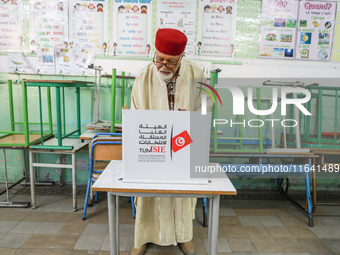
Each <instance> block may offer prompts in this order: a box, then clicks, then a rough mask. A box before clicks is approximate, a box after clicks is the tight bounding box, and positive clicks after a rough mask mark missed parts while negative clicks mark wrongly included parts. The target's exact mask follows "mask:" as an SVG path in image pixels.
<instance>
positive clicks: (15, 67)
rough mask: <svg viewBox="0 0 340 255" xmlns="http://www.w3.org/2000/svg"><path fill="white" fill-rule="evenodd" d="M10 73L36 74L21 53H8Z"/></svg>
mask: <svg viewBox="0 0 340 255" xmlns="http://www.w3.org/2000/svg"><path fill="white" fill-rule="evenodd" d="M7 60H8V72H9V73H14V72H17V73H34V70H33V68H32V67H31V65H30V64H29V63H28V61H27V60H26V58H25V57H24V55H22V54H21V53H7Z"/></svg>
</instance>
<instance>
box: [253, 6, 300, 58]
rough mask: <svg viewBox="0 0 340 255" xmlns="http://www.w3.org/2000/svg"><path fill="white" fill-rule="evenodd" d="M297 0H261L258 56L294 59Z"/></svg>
mask: <svg viewBox="0 0 340 255" xmlns="http://www.w3.org/2000/svg"><path fill="white" fill-rule="evenodd" d="M298 8H299V2H298V1H294V0H293V1H285V0H263V1H262V13H261V28H260V43H259V53H258V57H259V58H277V59H290V60H292V59H294V55H295V43H296V40H297V38H296V28H297V17H298Z"/></svg>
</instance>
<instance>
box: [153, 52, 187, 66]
mask: <svg viewBox="0 0 340 255" xmlns="http://www.w3.org/2000/svg"><path fill="white" fill-rule="evenodd" d="M155 57H156V52H155V54H154V56H153V60H152V62H153V63H154V64H155V65H156V66H158V67H159V68H162V66H165V67H166V68H169V69H172V68H174V67H175V66H177V64H178V63H179V61H180V60H181V57H182V55H181V56H179V59H178V61H177V63H176V64H170V63H167V64H165V63H163V62H161V61H156V60H155Z"/></svg>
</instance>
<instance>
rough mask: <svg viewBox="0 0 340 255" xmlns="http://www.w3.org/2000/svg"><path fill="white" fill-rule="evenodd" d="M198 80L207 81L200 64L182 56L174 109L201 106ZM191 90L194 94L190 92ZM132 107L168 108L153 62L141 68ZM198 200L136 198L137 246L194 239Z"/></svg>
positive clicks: (198, 108) (195, 109)
mask: <svg viewBox="0 0 340 255" xmlns="http://www.w3.org/2000/svg"><path fill="white" fill-rule="evenodd" d="M192 78H195V80H194V79H192ZM197 81H199V82H204V83H207V80H206V79H205V77H204V74H203V72H202V70H201V69H200V67H199V66H198V65H197V64H195V63H193V62H191V61H189V60H186V59H182V61H181V67H180V71H179V76H178V77H177V80H176V85H175V98H174V100H175V107H174V109H175V110H177V109H178V108H180V109H186V110H191V111H197V110H200V108H201V94H202V93H204V92H202V90H200V89H197V88H196V87H202V86H201V85H200V84H198V83H197ZM207 84H208V83H207ZM190 90H191V95H193V96H190ZM207 101H208V102H207V107H208V110H210V107H211V106H212V103H213V101H212V100H211V99H210V97H209V96H208V100H207ZM131 109H138V110H169V103H168V92H167V87H166V83H165V81H164V80H162V79H161V78H160V77H159V76H158V75H157V68H156V66H155V65H154V64H153V63H150V64H149V65H147V66H146V67H145V68H144V69H142V70H141V71H140V73H139V74H138V75H137V77H136V80H135V83H134V86H133V89H132V94H131ZM196 202H197V199H196V198H164V197H163V198H159V197H156V198H153V197H138V198H136V199H135V204H136V208H137V210H136V221H135V243H134V246H135V248H139V247H140V246H142V245H143V244H145V243H149V242H151V243H155V244H158V245H171V244H174V245H176V244H177V243H184V242H188V241H191V239H192V238H193V225H192V224H193V223H192V220H193V219H194V218H195V208H196Z"/></svg>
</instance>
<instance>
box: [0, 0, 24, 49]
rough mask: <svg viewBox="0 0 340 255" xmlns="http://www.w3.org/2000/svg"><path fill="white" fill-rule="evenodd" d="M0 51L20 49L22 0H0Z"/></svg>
mask: <svg viewBox="0 0 340 255" xmlns="http://www.w3.org/2000/svg"><path fill="white" fill-rule="evenodd" d="M0 17H1V19H0V51H18V50H22V46H23V45H22V44H23V37H22V19H21V18H20V19H19V17H22V1H21V0H18V1H17V0H1V1H0Z"/></svg>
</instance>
